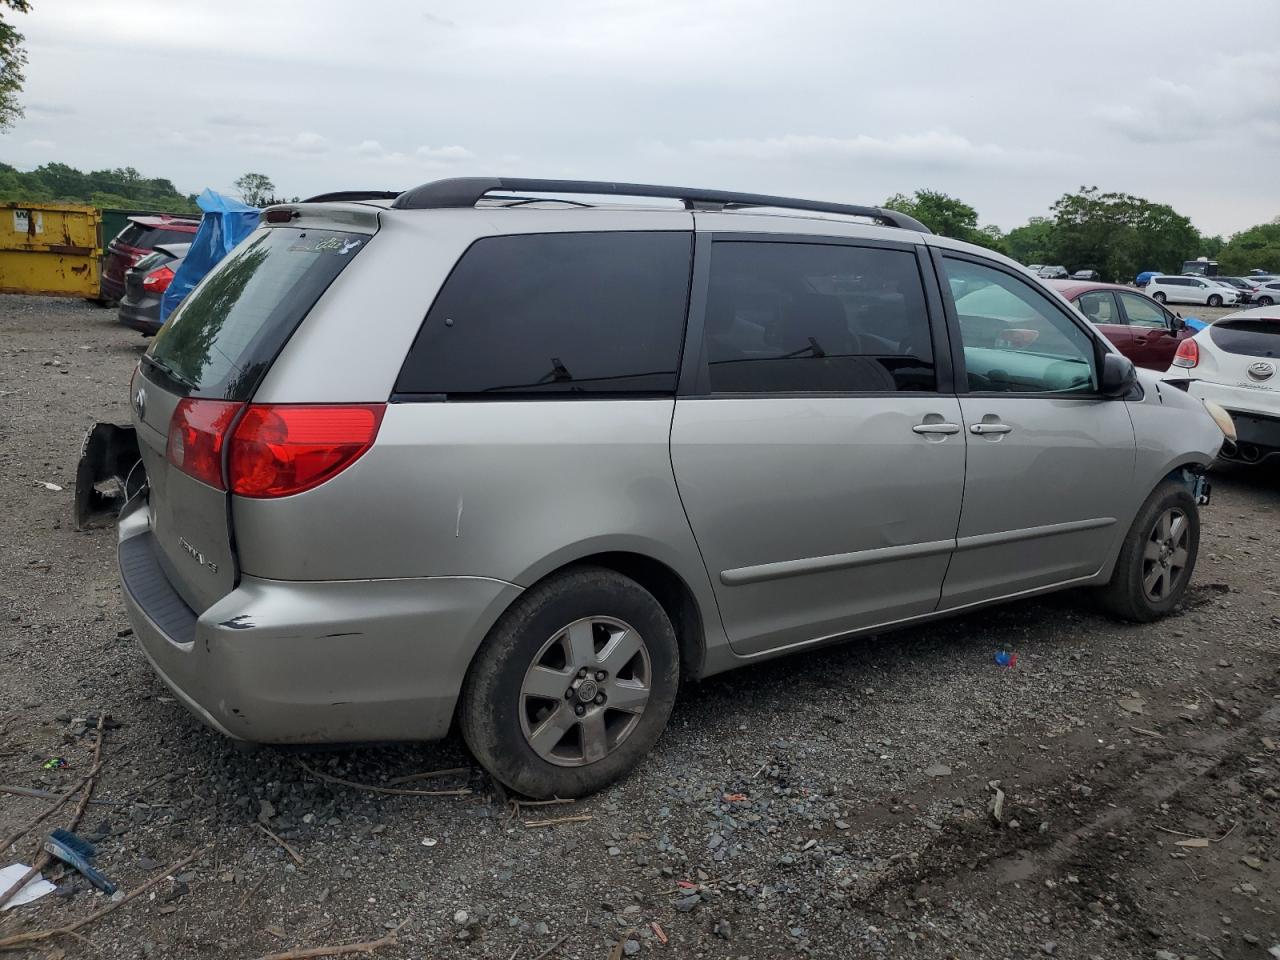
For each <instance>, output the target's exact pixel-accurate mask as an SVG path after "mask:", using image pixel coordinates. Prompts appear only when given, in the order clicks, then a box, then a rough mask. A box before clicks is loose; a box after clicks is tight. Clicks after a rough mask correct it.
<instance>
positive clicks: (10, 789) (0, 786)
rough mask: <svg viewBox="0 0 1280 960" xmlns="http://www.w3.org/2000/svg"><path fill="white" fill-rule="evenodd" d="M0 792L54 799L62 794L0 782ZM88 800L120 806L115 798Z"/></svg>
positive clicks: (104, 805)
mask: <svg viewBox="0 0 1280 960" xmlns="http://www.w3.org/2000/svg"><path fill="white" fill-rule="evenodd" d="M0 793H7V794H9V795H10V796H14V797H31V798H33V799H35V800H55V799H57V798H58V797H60V796H62V794H60V793H54V792H53V791H52V790H41V789H40V788H38V787H18V786H14V785H12V784H8V783H0ZM89 802H90V803H92V804H94V805H95V806H99V807H118V806H120V804H119V802H118V801H116V800H90V801H89Z"/></svg>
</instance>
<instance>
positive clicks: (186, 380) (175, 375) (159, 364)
mask: <svg viewBox="0 0 1280 960" xmlns="http://www.w3.org/2000/svg"><path fill="white" fill-rule="evenodd" d="M142 359H143V360H145V361H147V363H148V364H149V365H150V366H152V367H155V368H156V369H157V370H159V371H160V372H161V373H163V374H164V375H165V376H166V377H168V378H169V379H170V380H172V381H173V382H174V383H180V384H182V386H184V387H186V388H187V389H188V390H195V389H197V388H198V386H199V384H197V383H196V382H195V381H194V380H192V379H191V378H190V377H188V376H187V375H186V374H182V373H179V372H178V371H177V370H175V369H173V367H171V366H169V364H167V363H165V362H164V361H163V360H157V359H156V358H155V357H153V356H152V355H151V354H149V353H144V354H143V355H142Z"/></svg>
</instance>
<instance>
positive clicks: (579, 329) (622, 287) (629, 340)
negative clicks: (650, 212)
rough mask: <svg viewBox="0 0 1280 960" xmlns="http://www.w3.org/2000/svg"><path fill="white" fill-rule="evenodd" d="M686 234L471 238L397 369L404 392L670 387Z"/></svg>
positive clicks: (593, 391)
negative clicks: (470, 242)
mask: <svg viewBox="0 0 1280 960" xmlns="http://www.w3.org/2000/svg"><path fill="white" fill-rule="evenodd" d="M692 242H693V241H692V234H689V233H682V232H653V233H548V234H525V235H520V236H510V237H488V238H485V239H483V240H477V241H476V242H475V243H474V244H472V245H471V247H470V248H469V249H468V250H467V252H466V253H464V254H463V255H462V259H461V260H459V262H458V264H457V266H456V267H454V269H453V273H451V274H450V275H449V279H448V280H446V281H445V284H444V287H443V288H442V289H441V290H440V293H439V295H438V296H437V297H436V301H435V303H434V304H433V305H432V306H431V310H430V312H428V314H427V318H426V320H425V321H424V322H423V324H422V329H421V330H420V331H419V332H418V337H417V339H416V340H415V341H414V344H413V347H412V348H411V349H410V351H409V355H408V357H406V359H405V362H404V368H403V369H402V370H401V371H400V379H399V382H398V383H397V384H396V391H397V392H398V393H404V394H429V395H437V396H438V395H445V396H449V397H459V398H468V397H470V398H474V397H482V396H510V395H513V394H517V395H518V394H555V395H570V396H590V395H597V396H598V395H601V394H611V395H618V394H672V393H674V392H675V388H676V372H677V370H678V368H679V361H680V346H681V341H682V340H683V338H684V323H685V312H686V306H687V299H688V292H689V269H690V264H691V259H692V258H691V252H692Z"/></svg>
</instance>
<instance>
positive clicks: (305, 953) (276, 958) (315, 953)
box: [258, 920, 409, 960]
mask: <svg viewBox="0 0 1280 960" xmlns="http://www.w3.org/2000/svg"><path fill="white" fill-rule="evenodd" d="M408 922H409V921H408V920H406V921H405V922H404V923H408ZM404 923H402V924H400V927H403V926H404ZM400 927H396V928H395V929H394V930H392V931H391V932H390V933H388V934H387V935H386V936H385V937H383V938H382V939H380V940H366V941H365V942H364V943H344V944H340V945H338V946H333V947H304V948H302V949H300V950H286V951H285V952H284V953H271V954H267V955H266V956H265V957H259V958H258V960H308V958H310V957H344V956H349V955H350V954H353V953H373V951H375V950H381V949H382V948H383V947H394V946H395V945H396V944H397V943H398V942H399V938H397V937H396V934H397V933H399V932H400Z"/></svg>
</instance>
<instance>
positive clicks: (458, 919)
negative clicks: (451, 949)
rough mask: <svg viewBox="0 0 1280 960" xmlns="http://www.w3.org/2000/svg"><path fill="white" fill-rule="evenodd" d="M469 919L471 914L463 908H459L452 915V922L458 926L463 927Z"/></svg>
mask: <svg viewBox="0 0 1280 960" xmlns="http://www.w3.org/2000/svg"><path fill="white" fill-rule="evenodd" d="M470 919H471V915H470V914H469V913H467V911H465V910H459V911H458V912H457V913H455V914H454V915H453V922H454V923H456V924H457V925H458V926H460V927H465V926H466V925H467V921H468V920H470Z"/></svg>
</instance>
